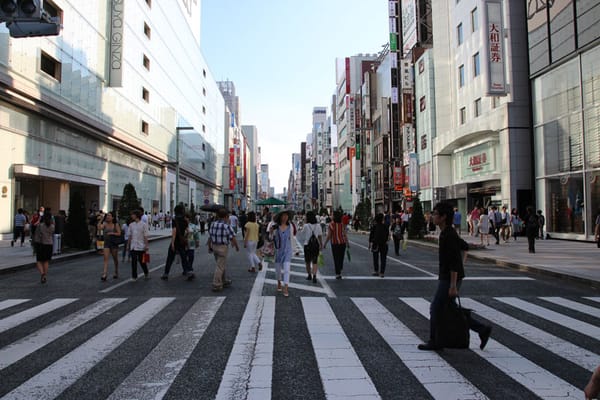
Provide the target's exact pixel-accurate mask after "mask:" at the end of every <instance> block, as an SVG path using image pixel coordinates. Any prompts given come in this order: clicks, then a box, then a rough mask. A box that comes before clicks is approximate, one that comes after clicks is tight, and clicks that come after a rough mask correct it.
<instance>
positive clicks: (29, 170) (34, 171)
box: [13, 164, 106, 186]
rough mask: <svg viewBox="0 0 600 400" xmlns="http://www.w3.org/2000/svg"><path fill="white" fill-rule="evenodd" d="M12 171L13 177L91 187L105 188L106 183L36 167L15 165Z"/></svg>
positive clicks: (100, 180)
mask: <svg viewBox="0 0 600 400" xmlns="http://www.w3.org/2000/svg"><path fill="white" fill-rule="evenodd" d="M13 171H14V175H15V177H36V178H39V177H43V178H51V179H56V180H59V181H67V182H77V183H84V184H86V185H92V186H106V181H105V180H103V179H96V178H90V177H87V176H81V175H75V174H69V173H66V172H59V171H53V170H51V169H45V168H40V167H36V166H35V165H26V164H15V165H13Z"/></svg>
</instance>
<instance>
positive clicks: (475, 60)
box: [473, 53, 481, 76]
mask: <svg viewBox="0 0 600 400" xmlns="http://www.w3.org/2000/svg"><path fill="white" fill-rule="evenodd" d="M479 74H481V68H480V66H479V53H475V55H474V56H473V76H479Z"/></svg>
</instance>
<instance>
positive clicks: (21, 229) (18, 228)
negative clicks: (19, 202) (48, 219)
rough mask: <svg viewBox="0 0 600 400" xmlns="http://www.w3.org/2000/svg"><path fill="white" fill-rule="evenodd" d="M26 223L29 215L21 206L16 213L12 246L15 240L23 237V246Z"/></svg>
mask: <svg viewBox="0 0 600 400" xmlns="http://www.w3.org/2000/svg"><path fill="white" fill-rule="evenodd" d="M25 224H27V217H26V216H25V214H24V213H23V209H22V208H19V209H18V210H17V215H15V220H14V225H15V226H14V230H13V239H12V240H11V241H10V246H11V247H13V246H14V245H15V242H16V241H17V239H19V238H21V247H23V242H25Z"/></svg>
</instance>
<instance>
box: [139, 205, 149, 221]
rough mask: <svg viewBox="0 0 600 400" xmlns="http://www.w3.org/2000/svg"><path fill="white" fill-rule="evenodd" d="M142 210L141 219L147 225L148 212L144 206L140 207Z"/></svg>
mask: <svg viewBox="0 0 600 400" xmlns="http://www.w3.org/2000/svg"><path fill="white" fill-rule="evenodd" d="M140 212H141V213H142V216H141V217H140V220H141V221H142V222H143V223H145V224H146V225H148V214H146V213H145V212H144V209H143V208H140Z"/></svg>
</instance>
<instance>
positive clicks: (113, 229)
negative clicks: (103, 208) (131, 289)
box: [98, 211, 122, 282]
mask: <svg viewBox="0 0 600 400" xmlns="http://www.w3.org/2000/svg"><path fill="white" fill-rule="evenodd" d="M98 228H99V229H100V230H101V231H102V232H104V248H103V250H102V252H103V255H104V264H103V266H102V276H101V277H100V279H101V280H102V281H103V282H106V277H107V275H108V259H109V258H110V257H111V256H112V259H113V263H114V265H115V272H114V274H113V279H117V278H118V277H119V244H121V238H122V236H121V227H120V226H119V223H118V222H117V221H116V218H115V214H114V212H112V211H109V212H107V213H106V214H104V220H103V221H102V222H101V223H100V225H99V227H98Z"/></svg>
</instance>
